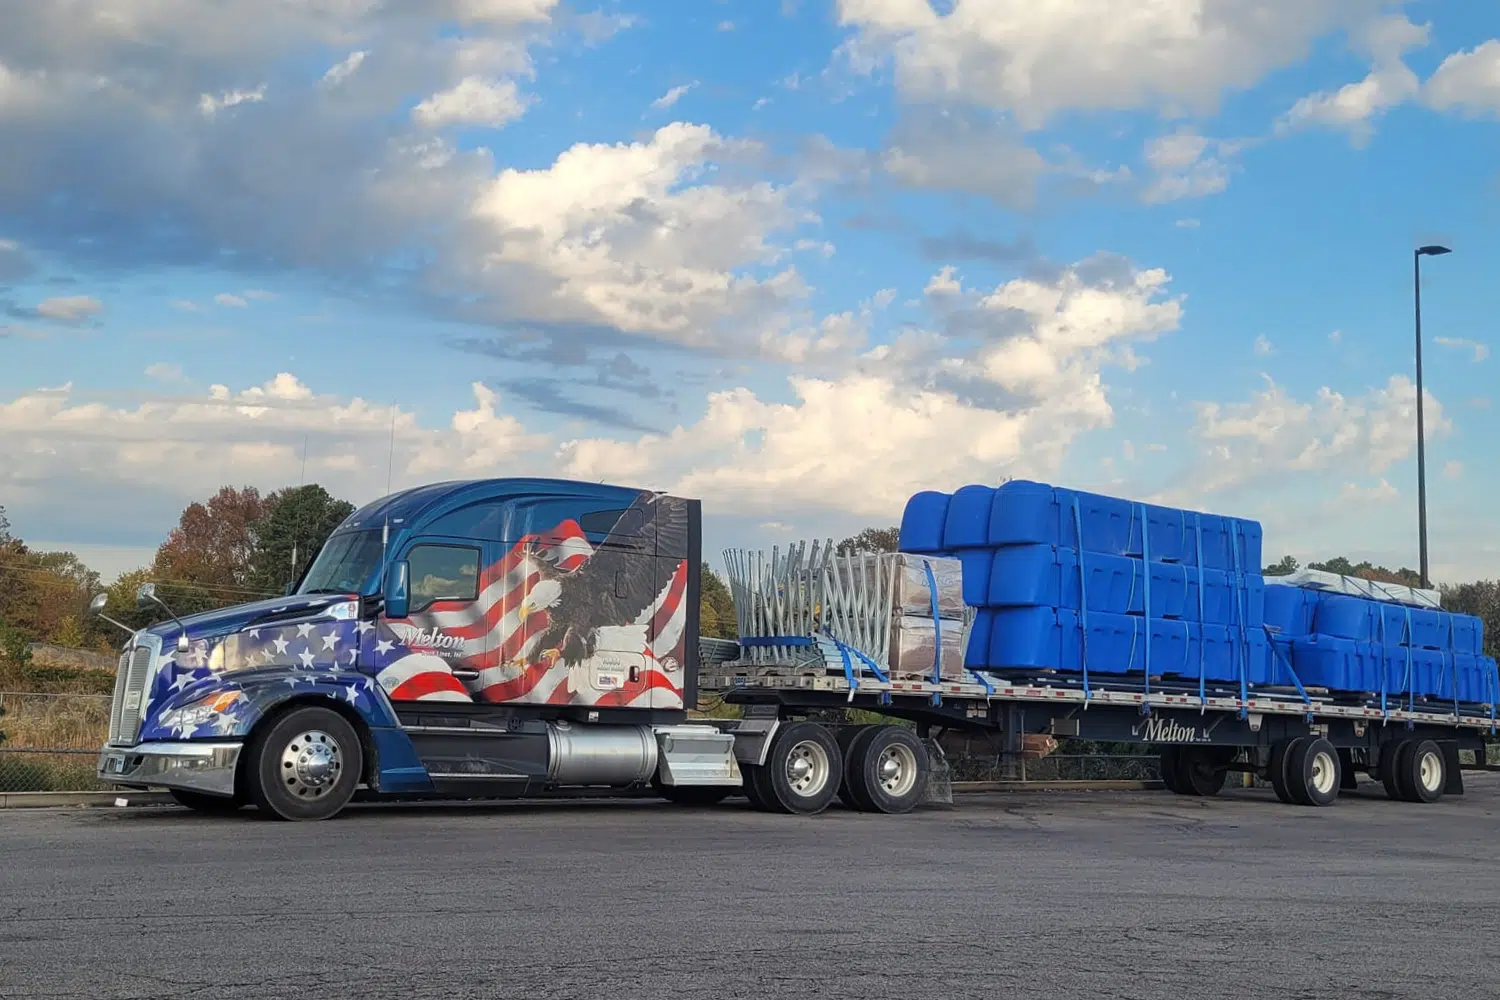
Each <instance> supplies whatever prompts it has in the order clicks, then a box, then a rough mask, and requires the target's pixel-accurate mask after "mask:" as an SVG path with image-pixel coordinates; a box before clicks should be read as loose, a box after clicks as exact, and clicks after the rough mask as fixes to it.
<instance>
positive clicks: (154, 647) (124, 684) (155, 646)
mask: <svg viewBox="0 0 1500 1000" xmlns="http://www.w3.org/2000/svg"><path fill="white" fill-rule="evenodd" d="M160 651H161V640H160V639H158V638H157V637H155V636H145V637H143V638H142V640H141V642H139V643H138V644H136V645H134V646H132V647H131V648H129V649H127V650H125V653H124V655H122V656H121V657H120V666H119V672H118V673H117V674H116V675H115V696H114V700H113V701H112V702H111V703H110V706H109V742H110V743H111V744H112V745H115V746H131V745H133V744H134V743H135V741H136V737H138V736H139V735H140V732H141V712H142V711H143V710H144V709H145V707H146V706H145V701H146V692H147V690H148V689H149V688H150V686H151V674H152V668H153V667H154V666H155V663H156V654H157V653H158V652H160Z"/></svg>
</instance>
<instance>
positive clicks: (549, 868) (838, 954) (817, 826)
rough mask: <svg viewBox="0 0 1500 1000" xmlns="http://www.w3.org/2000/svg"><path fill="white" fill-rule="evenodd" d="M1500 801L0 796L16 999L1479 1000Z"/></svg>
mask: <svg viewBox="0 0 1500 1000" xmlns="http://www.w3.org/2000/svg"><path fill="white" fill-rule="evenodd" d="M1497 807H1500V782H1496V781H1494V780H1491V779H1490V776H1487V775H1486V776H1483V779H1482V780H1480V781H1473V780H1472V779H1471V788H1470V794H1469V795H1467V796H1465V797H1463V798H1448V799H1444V800H1443V801H1441V802H1439V803H1437V804H1435V805H1431V806H1417V805H1408V804H1401V803H1393V802H1388V801H1385V799H1384V797H1383V796H1382V795H1381V794H1380V793H1379V792H1378V791H1376V792H1373V793H1366V794H1363V795H1359V796H1357V797H1346V798H1344V799H1341V800H1340V801H1339V803H1338V804H1337V805H1335V806H1334V807H1332V808H1328V809H1307V808H1295V807H1288V806H1283V805H1281V804H1280V803H1278V802H1276V801H1275V799H1274V798H1273V797H1270V796H1269V795H1267V794H1264V793H1261V792H1258V791H1244V790H1241V791H1235V792H1231V793H1226V794H1225V795H1224V796H1222V797H1220V798H1217V799H1212V800H1187V799H1182V798H1178V797H1176V796H1173V795H1170V794H1168V793H1166V792H1110V793H1078V792H1068V793H1025V794H999V795H989V796H982V797H980V796H960V797H959V798H958V804H957V806H956V807H955V808H954V809H951V810H943V809H934V810H924V811H922V812H919V813H914V814H912V815H908V816H903V817H876V816H867V815H861V814H855V813H849V812H843V811H829V812H827V813H825V814H824V815H822V816H818V817H813V818H792V817H780V816H766V815H761V814H758V813H754V812H751V811H750V810H749V809H748V807H746V806H744V805H736V804H734V803H726V804H725V805H723V806H720V807H717V808H714V809H709V810H697V811H687V810H681V809H677V808H674V807H670V806H666V805H662V804H657V803H655V802H649V801H645V802H643V801H630V802H603V803H543V804H531V803H526V804H509V805H499V806H496V805H485V806H470V805H442V806H401V807H389V806H379V807H364V808H357V809H354V810H352V811H350V812H349V813H347V814H345V815H344V816H342V817H340V818H338V819H335V820H333V821H331V822H328V823H322V824H289V823H277V822H269V821H264V820H260V819H258V818H256V817H255V816H254V814H253V813H251V812H246V813H245V814H243V815H241V816H236V817H230V818H209V817H202V816H196V815H192V814H189V813H187V812H185V811H181V810H177V809H167V808H141V809H115V810H111V809H88V810H84V809H73V810H5V811H3V812H0V997H7V998H9V997H27V998H59V997H68V998H89V1000H116V998H127V997H128V998H185V997H194V998H206V1000H241V998H245V1000H249V998H255V1000H279V998H293V997H295V998H299V1000H301V998H308V997H316V998H324V997H359V998H370V1000H376V998H388V997H389V998H397V997H399V998H403V1000H405V998H429V997H431V998H437V997H441V998H444V1000H449V998H458V997H507V998H509V997H526V998H528V1000H529V998H550V997H588V998H591V1000H627V998H643V1000H647V998H649V1000H665V998H677V997H694V998H698V997H702V998H709V1000H731V998H740V997H745V998H752V997H753V998H763V997H768V996H788V997H809V998H811V997H820V998H821V997H851V998H853V997H858V998H883V997H896V998H900V1000H925V998H943V1000H951V998H957V997H980V996H983V997H1005V996H1023V997H1046V998H1049V1000H1050V998H1079V1000H1106V998H1114V997H1121V998H1157V997H1162V998H1166V997H1170V998H1174V1000H1176V998H1181V997H1215V996H1226V997H1235V998H1267V1000H1273V998H1274V1000H1291V998H1319V1000H1322V998H1329V997H1382V998H1384V997H1391V998H1396V997H1399V998H1403V1000H1405V998H1426V997H1433V998H1444V1000H1448V998H1457V997H1465V998H1479V997H1487V996H1493V995H1495V994H1496V992H1497V986H1496V983H1497V980H1500V948H1497V946H1496V945H1495V943H1494V942H1495V941H1496V940H1497V932H1500V916H1497V913H1500V875H1497V871H1500V866H1497V854H1500V852H1497V849H1496V843H1497V836H1496V834H1497V832H1500V826H1497V822H1496V813H1497Z"/></svg>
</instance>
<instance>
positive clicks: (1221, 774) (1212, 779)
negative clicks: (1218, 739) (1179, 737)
mask: <svg viewBox="0 0 1500 1000" xmlns="http://www.w3.org/2000/svg"><path fill="white" fill-rule="evenodd" d="M1222 756H1223V751H1221V750H1218V749H1217V748H1210V747H1183V748H1181V749H1180V750H1179V751H1178V754H1177V790H1178V792H1179V793H1180V794H1182V795H1200V796H1203V797H1204V798H1210V797H1212V796H1215V795H1218V794H1219V792H1220V791H1221V790H1222V789H1223V788H1224V781H1225V779H1226V778H1228V777H1229V772H1228V771H1227V770H1226V769H1225V767H1224V766H1223V764H1228V763H1229V762H1228V761H1227V760H1226V761H1224V762H1223V764H1221V763H1220V758H1221V757H1222Z"/></svg>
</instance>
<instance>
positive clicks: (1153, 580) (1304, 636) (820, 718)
mask: <svg viewBox="0 0 1500 1000" xmlns="http://www.w3.org/2000/svg"><path fill="white" fill-rule="evenodd" d="M701 517H702V511H701V508H700V504H699V502H698V501H696V500H689V499H684V498H680V497H674V496H668V495H664V494H661V493H656V492H652V491H647V490H637V489H628V488H625V487H620V486H610V485H603V484H595V483H579V482H570V481H565V480H550V479H489V480H481V481H473V482H456V483H438V484H435V485H430V486H422V487H418V488H415V489H410V490H406V491H403V492H400V493H396V494H394V495H392V496H388V497H385V498H383V499H380V500H377V501H375V502H374V503H371V504H369V505H367V506H365V507H364V508H362V509H360V510H358V511H356V512H355V513H353V514H352V515H350V517H349V518H348V519H347V520H346V521H345V522H344V523H343V524H342V525H340V526H339V528H338V529H337V530H335V531H334V532H333V533H332V535H330V536H329V538H328V540H327V542H326V543H325V544H324V545H323V547H322V549H321V550H320V551H319V553H318V555H317V556H316V557H315V558H314V560H313V561H312V563H311V564H310V565H309V567H308V568H307V570H306V572H305V573H304V574H303V576H302V578H301V579H300V580H299V581H297V583H296V584H295V585H294V586H292V587H290V588H288V591H289V592H288V593H287V594H286V595H285V596H283V597H279V598H275V599H272V600H266V601H260V602H256V603H252V604H243V605H239V606H237V607H230V608H224V609H220V610H217V611H212V612H208V613H205V614H200V615H194V616H190V617H188V618H185V619H182V618H178V617H177V616H176V615H175V614H173V613H172V611H171V608H170V607H169V606H168V604H167V603H166V602H165V601H163V600H162V599H160V598H159V597H158V596H157V595H156V593H155V590H154V587H153V586H152V585H151V584H146V585H144V586H143V587H142V588H141V591H140V593H139V594H138V602H139V603H140V604H141V605H142V606H143V607H145V606H151V607H155V608H157V609H158V610H159V611H161V612H163V613H165V615H166V619H165V620H163V621H162V622H160V623H159V624H157V625H154V626H152V627H150V628H147V629H143V630H140V631H133V632H131V630H130V629H128V628H127V629H125V630H126V631H127V632H131V636H130V639H129V641H128V642H127V643H126V644H125V647H124V649H123V650H122V653H121V657H120V664H119V671H118V679H117V681H116V685H115V693H114V700H113V702H112V706H111V712H110V720H109V736H108V740H107V743H106V745H105V746H104V748H103V749H102V751H101V753H100V757H99V776H100V778H101V780H103V781H104V782H105V783H108V784H114V785H118V786H122V787H126V788H152V787H164V788H167V789H168V790H170V791H171V793H172V795H173V796H174V797H175V798H176V799H177V801H178V802H180V803H182V804H183V805H185V806H188V807H190V808H193V809H196V810H200V811H203V812H218V811H225V810H235V809H239V808H241V807H243V806H246V805H251V804H253V805H254V806H255V807H256V808H257V809H258V810H259V811H260V812H262V813H264V814H266V815H270V816H275V817H280V818H283V819H326V818H329V817H331V816H333V815H335V814H337V813H338V812H339V811H340V810H341V809H343V808H344V806H345V805H346V804H347V803H349V802H350V801H351V800H352V799H354V798H355V797H356V796H359V797H361V798H386V799H391V798H396V799H399V798H504V797H520V796H534V795H545V794H576V793H577V792H578V791H579V790H585V789H587V790H596V791H603V792H604V793H606V794H613V793H627V792H629V793H634V792H638V791H639V792H654V793H655V794H658V795H660V796H661V797H663V798H666V799H668V800H669V801H672V802H675V803H679V804H687V805H695V804H703V805H706V804H711V803H715V802H718V801H720V800H722V799H724V798H726V797H728V796H729V795H731V794H734V793H741V794H743V795H744V796H745V797H746V798H748V799H749V801H750V803H751V804H752V805H753V806H755V807H757V808H760V809H763V810H767V811H772V812H782V813H800V814H812V813H817V812H820V811H822V810H823V809H825V808H826V807H827V806H828V805H829V804H830V803H831V802H832V801H833V800H834V799H835V798H836V797H837V798H840V799H842V800H843V801H844V803H845V804H847V805H848V806H850V807H851V808H855V809H859V810H862V811H867V812H879V813H903V812H907V811H909V810H911V809H912V808H913V807H915V806H916V805H917V804H919V803H920V802H922V801H925V800H931V799H934V798H936V797H938V796H939V795H944V791H943V790H944V789H945V788H946V785H945V784H944V783H943V782H942V781H941V780H935V776H937V777H938V778H940V776H941V775H942V773H943V767H944V756H943V747H944V746H949V747H951V746H953V745H954V744H955V743H957V744H958V745H962V746H968V747H973V746H974V745H975V744H976V741H977V744H978V745H979V746H981V747H983V748H984V751H985V752H986V753H987V754H994V753H1001V754H1004V755H1005V756H1004V757H1003V760H1005V761H1006V762H1008V763H1007V767H1008V768H1014V767H1015V765H1016V763H1017V762H1018V761H1020V760H1021V759H1022V756H1023V751H1024V750H1025V748H1026V747H1027V746H1029V745H1031V743H1030V741H1032V740H1034V739H1036V738H1038V737H1043V738H1049V739H1061V738H1070V737H1071V738H1078V739H1085V740H1102V741H1110V742H1137V743H1146V744H1155V745H1157V746H1159V747H1160V748H1161V763H1160V767H1161V776H1162V781H1163V784H1164V785H1165V786H1166V787H1167V788H1168V789H1170V790H1171V791H1173V792H1175V793H1177V794H1181V795H1192V796H1211V795H1215V794H1217V793H1218V792H1219V791H1220V790H1221V789H1222V788H1223V787H1224V786H1225V782H1226V777H1227V775H1229V774H1232V773H1244V774H1253V775H1255V776H1258V777H1260V778H1263V779H1265V780H1267V781H1268V782H1269V783H1270V784H1271V785H1272V786H1273V788H1274V789H1275V791H1276V794H1277V796H1278V797H1280V798H1281V799H1282V800H1283V801H1285V802H1288V803H1295V804H1299V805H1304V806H1327V805H1331V804H1332V803H1333V802H1334V801H1336V800H1337V799H1338V797H1339V796H1340V795H1341V794H1342V793H1344V792H1346V791H1348V790H1350V789H1352V788H1354V787H1356V786H1357V785H1358V776H1359V775H1360V774H1364V775H1366V776H1368V777H1369V778H1372V779H1375V780H1378V781H1379V782H1380V783H1381V784H1383V785H1384V787H1385V792H1386V794H1387V795H1388V796H1389V797H1390V798H1392V799H1397V800H1403V801H1408V802H1432V801H1435V800H1436V799H1438V798H1439V797H1441V796H1443V795H1445V794H1450V795H1451V794H1462V792H1463V780H1462V775H1461V773H1460V772H1461V769H1460V758H1459V752H1460V750H1469V751H1475V752H1477V753H1479V754H1480V755H1481V756H1480V758H1479V759H1482V752H1483V747H1484V744H1485V741H1486V739H1493V738H1494V736H1495V734H1496V733H1497V732H1500V668H1497V667H1496V665H1495V661H1494V660H1493V659H1492V658H1490V657H1488V656H1485V655H1482V653H1481V646H1482V642H1483V639H1482V633H1481V630H1480V627H1479V623H1478V621H1477V619H1476V620H1470V619H1468V618H1467V617H1466V616H1461V615H1451V614H1447V613H1445V612H1441V611H1440V610H1438V608H1437V605H1436V603H1432V606H1431V607H1430V608H1429V607H1426V606H1425V605H1424V604H1423V602H1429V603H1431V602H1435V600H1436V595H1433V594H1430V593H1429V592H1426V591H1413V590H1407V591H1406V593H1405V595H1404V596H1403V595H1402V594H1398V593H1395V592H1394V590H1392V588H1385V589H1386V590H1391V591H1392V592H1390V593H1384V592H1382V593H1380V594H1375V593H1370V592H1368V591H1369V584H1368V583H1367V582H1363V581H1354V580H1350V579H1348V578H1341V577H1334V576H1331V575H1328V574H1323V575H1322V577H1328V578H1327V579H1323V578H1321V577H1320V578H1318V579H1312V578H1309V579H1306V580H1298V581H1284V583H1288V584H1293V585H1279V586H1272V585H1271V584H1272V583H1273V582H1275V581H1272V580H1270V579H1269V578H1263V577H1262V575H1261V574H1260V572H1259V566H1260V551H1259V549H1260V541H1259V540H1260V526H1259V525H1258V524H1257V523H1255V522H1250V521H1241V520H1238V519H1226V518H1222V517H1217V516H1215V515H1200V514H1198V513H1195V512H1184V511H1176V510H1172V509H1166V508H1155V507H1148V505H1144V504H1139V503H1135V502H1132V501H1124V500H1118V499H1115V498H1109V497H1098V496H1094V495H1092V494H1083V493H1078V492H1077V491H1070V490H1065V489H1063V488H1060V487H1057V488H1054V487H1050V486H1047V485H1045V484H1035V483H1025V482H1017V483H1010V484H1006V485H1005V486H1003V487H1000V488H998V489H991V488H988V487H977V486H976V487H965V488H964V489H963V490H960V491H959V492H958V493H955V494H954V495H953V496H951V497H949V496H947V495H944V494H935V493H931V492H926V493H920V494H917V495H915V496H913V497H912V498H911V500H910V501H909V502H908V505H907V510H906V514H905V516H904V517H903V523H902V528H901V544H900V548H901V550H902V551H901V552H900V553H886V554H880V555H876V554H869V553H846V552H842V551H835V550H834V549H833V547H832V546H831V545H828V546H821V547H820V545H814V546H813V547H812V549H811V550H809V549H808V548H807V546H806V545H805V544H804V543H799V544H798V545H796V546H793V547H791V548H790V549H788V550H787V551H785V552H780V551H778V550H776V549H773V550H772V552H771V553H769V557H767V554H766V553H752V552H748V551H745V550H733V549H732V550H729V551H727V552H726V553H725V565H726V568H727V570H728V573H729V582H730V587H731V590H732V592H733V596H734V601H735V608H736V613H737V616H738V625H739V635H740V638H739V639H738V640H735V641H731V642H725V641H723V640H709V639H703V638H701V637H700V636H699V634H698V630H699V622H698V609H699V589H700V575H701V572H702V566H703V556H702V551H701V533H702V528H701ZM1189 524H1191V525H1192V529H1193V530H1192V532H1191V534H1189V533H1188V532H1187V531H1186V529H1185V527H1184V526H1185V525H1189ZM1174 525H1175V527H1174ZM1188 538H1191V539H1192V544H1191V545H1189V544H1187V541H1186V540H1187V539H1188ZM1252 543H1253V544H1252ZM1241 549H1244V551H1243V552H1242V551H1241ZM1153 553H1154V555H1153ZM1226 560H1227V561H1228V562H1227V563H1226ZM1219 563H1226V565H1228V564H1232V565H1230V568H1227V569H1226V568H1224V566H1221V565H1218V564H1219ZM1174 581H1175V587H1176V589H1175V590H1174V589H1173V587H1174ZM1153 588H1155V589H1153ZM1194 588H1196V589H1194ZM1214 588H1217V590H1215V589H1214ZM1396 589H1401V588H1396ZM1189 593H1193V594H1195V599H1193V600H1188V599H1187V595H1188V594H1189ZM1226 594H1227V595H1228V596H1229V597H1230V598H1232V599H1231V600H1229V601H1227V602H1226V601H1225V600H1221V598H1224V597H1225V596H1226ZM1153 595H1155V596H1153ZM1174 595H1175V597H1176V598H1177V600H1176V603H1175V604H1174V603H1173V600H1172V599H1173V598H1174ZM1351 602H1352V603H1351ZM1361 602H1364V603H1361ZM1351 608H1352V609H1353V612H1355V613H1351V612H1350V609H1351ZM1216 609H1217V610H1216ZM1309 609H1314V610H1309ZM93 610H94V611H95V612H96V613H98V614H101V615H103V614H104V610H105V609H104V597H103V595H100V596H99V597H97V598H95V601H94V606H93ZM1223 615H1228V617H1227V618H1224V619H1223V620H1224V621H1226V622H1228V624H1219V623H1220V621H1221V617H1222V616H1223ZM104 617H106V618H107V617H108V616H107V615H105V616H104ZM1377 619H1378V620H1379V621H1381V622H1385V621H1387V620H1390V621H1392V622H1395V621H1398V620H1400V621H1401V622H1403V623H1405V624H1403V626H1402V628H1400V629H1399V630H1392V631H1390V633H1389V634H1387V635H1384V637H1383V639H1382V640H1381V641H1378V642H1376V641H1371V640H1370V639H1369V637H1368V636H1367V637H1366V638H1365V639H1363V640H1362V639H1360V635H1361V634H1362V633H1360V632H1358V629H1360V628H1363V629H1364V630H1365V631H1366V632H1368V631H1369V625H1370V622H1371V621H1374V620H1377ZM1444 622H1447V628H1446V631H1445V630H1444V629H1443V628H1442V627H1441V626H1442V624H1443V623H1444ZM1423 623H1427V624H1429V625H1430V624H1433V623H1436V625H1437V626H1439V627H1437V628H1427V627H1426V626H1424V624H1423ZM116 624H118V623H116ZM120 627H121V628H124V626H120ZM1424 629H1425V631H1424ZM1351 630H1353V631H1351ZM1325 633H1326V634H1325ZM1445 636H1446V639H1445V638H1444V637H1445ZM1174 637H1175V639H1176V640H1182V639H1186V642H1185V643H1184V642H1180V641H1179V642H1177V643H1176V645H1174ZM1215 637H1217V640H1216V644H1215V642H1210V640H1213V639H1215ZM1434 637H1435V638H1434ZM1440 639H1441V640H1444V641H1445V642H1446V645H1443V644H1442V643H1441V642H1439V641H1438V640H1440ZM1194 643H1196V644H1197V645H1196V646H1194ZM1230 645H1233V646H1234V648H1235V649H1238V650H1239V653H1236V654H1235V655H1233V656H1229V655H1221V654H1224V653H1225V649H1224V648H1221V647H1226V648H1227V647H1228V646H1230ZM1194 649H1196V650H1197V653H1196V654H1194V652H1193V651H1194ZM1214 650H1217V652H1214ZM1210 652H1214V655H1213V656H1210V655H1209V654H1210ZM1153 653H1154V656H1153ZM1375 654H1378V655H1379V657H1380V659H1379V662H1382V663H1384V664H1386V667H1387V669H1383V670H1382V671H1378V672H1375V673H1371V672H1370V671H1368V670H1360V671H1355V670H1353V669H1352V668H1353V667H1355V666H1359V665H1360V664H1362V663H1366V661H1369V660H1370V659H1371V658H1372V656H1374V655H1375ZM700 673H701V677H700ZM1444 678H1447V681H1446V682H1445V680H1444ZM700 686H701V687H702V688H703V689H704V690H713V691H718V692H722V695H723V701H725V702H727V703H729V704H731V705H736V706H738V707H739V708H740V709H741V713H740V717H739V718H735V719H709V718H702V717H698V716H697V715H696V713H693V712H692V711H691V710H693V709H695V708H696V707H697V704H698V694H699V688H700ZM850 708H857V709H863V710H866V711H868V712H873V713H877V714H879V715H881V716H885V717H887V718H888V719H890V720H893V721H889V722H877V723H873V724H870V723H861V724H853V723H851V722H849V721H848V719H847V715H846V713H845V710H846V709H850ZM950 738H951V741H950ZM944 797H946V796H945V795H944Z"/></svg>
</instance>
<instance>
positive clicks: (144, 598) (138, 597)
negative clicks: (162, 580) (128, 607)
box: [135, 583, 156, 611]
mask: <svg viewBox="0 0 1500 1000" xmlns="http://www.w3.org/2000/svg"><path fill="white" fill-rule="evenodd" d="M155 603H156V584H154V583H143V584H141V585H140V587H138V588H137V589H136V592H135V606H136V607H137V608H140V609H141V610H142V611H144V610H146V609H147V608H149V607H151V606H152V605H153V604H155Z"/></svg>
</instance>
